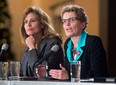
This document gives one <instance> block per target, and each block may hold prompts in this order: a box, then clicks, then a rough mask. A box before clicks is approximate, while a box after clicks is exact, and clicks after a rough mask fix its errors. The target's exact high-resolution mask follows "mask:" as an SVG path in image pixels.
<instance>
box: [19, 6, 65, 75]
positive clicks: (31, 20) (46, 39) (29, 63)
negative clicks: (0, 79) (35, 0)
mask: <svg viewBox="0 0 116 85" xmlns="http://www.w3.org/2000/svg"><path fill="white" fill-rule="evenodd" d="M20 31H21V38H22V42H23V44H24V46H25V51H24V53H23V57H22V60H21V71H20V72H21V73H20V75H21V76H23V77H35V76H38V77H41V76H45V75H46V74H45V69H43V70H42V69H41V72H40V69H39V68H40V67H42V68H43V64H46V63H47V65H48V70H49V69H59V68H60V67H59V64H60V63H63V61H64V58H63V50H62V46H61V44H62V40H61V37H60V35H59V34H58V33H57V32H56V31H55V30H54V28H53V27H52V26H51V24H50V18H49V16H48V15H47V14H46V13H45V12H44V11H42V10H41V9H40V8H37V7H34V6H32V7H28V8H26V10H25V11H24V15H23V20H22V24H21V29H20ZM36 68H38V69H36ZM36 74H37V75H36ZM39 74H40V75H39ZM42 74H43V75H42Z"/></svg>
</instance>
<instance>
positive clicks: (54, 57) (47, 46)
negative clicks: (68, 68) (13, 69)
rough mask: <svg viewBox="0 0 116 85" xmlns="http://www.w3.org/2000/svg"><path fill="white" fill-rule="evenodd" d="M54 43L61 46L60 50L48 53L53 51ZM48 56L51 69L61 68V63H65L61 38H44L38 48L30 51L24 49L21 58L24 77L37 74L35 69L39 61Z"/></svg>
mask: <svg viewBox="0 0 116 85" xmlns="http://www.w3.org/2000/svg"><path fill="white" fill-rule="evenodd" d="M54 45H58V46H59V50H58V51H57V52H55V53H52V54H50V55H48V54H49V53H50V51H51V48H52V47H53V46H54ZM45 56H47V57H48V58H47V59H46V61H47V64H48V68H49V69H59V68H60V67H59V64H60V63H61V64H62V63H63V61H64V59H63V50H62V46H61V42H60V41H59V39H56V38H49V39H48V38H46V39H43V40H42V41H41V43H40V45H39V48H38V49H33V50H30V51H28V49H26V50H25V51H24V54H23V57H22V60H21V71H20V75H21V76H24V77H31V76H35V72H34V71H35V69H34V67H36V65H37V63H38V62H39V60H40V59H42V58H43V57H45Z"/></svg>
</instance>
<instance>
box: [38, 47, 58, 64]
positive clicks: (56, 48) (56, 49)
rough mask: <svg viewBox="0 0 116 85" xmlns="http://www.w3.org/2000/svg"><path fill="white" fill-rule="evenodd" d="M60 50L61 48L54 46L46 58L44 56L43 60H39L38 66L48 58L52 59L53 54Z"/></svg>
mask: <svg viewBox="0 0 116 85" xmlns="http://www.w3.org/2000/svg"><path fill="white" fill-rule="evenodd" d="M58 50H59V46H58V45H54V46H53V47H52V48H51V50H50V52H49V53H48V54H47V55H46V56H44V57H43V58H42V59H41V60H39V62H38V64H40V63H42V62H43V61H44V60H46V59H47V58H48V57H50V55H51V54H53V53H55V52H57V51H58Z"/></svg>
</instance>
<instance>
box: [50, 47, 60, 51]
mask: <svg viewBox="0 0 116 85" xmlns="http://www.w3.org/2000/svg"><path fill="white" fill-rule="evenodd" d="M51 50H52V51H53V52H57V51H58V50H59V46H58V45H54V46H53V47H52V48H51Z"/></svg>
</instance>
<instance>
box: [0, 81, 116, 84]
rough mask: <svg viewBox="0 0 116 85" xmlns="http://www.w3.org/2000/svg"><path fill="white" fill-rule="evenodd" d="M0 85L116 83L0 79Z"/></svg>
mask: <svg viewBox="0 0 116 85" xmlns="http://www.w3.org/2000/svg"><path fill="white" fill-rule="evenodd" d="M0 85H116V83H95V82H76V83H75V82H64V81H19V80H12V81H0Z"/></svg>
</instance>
